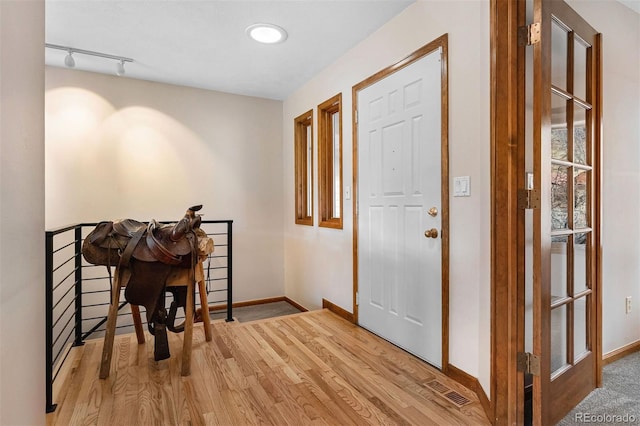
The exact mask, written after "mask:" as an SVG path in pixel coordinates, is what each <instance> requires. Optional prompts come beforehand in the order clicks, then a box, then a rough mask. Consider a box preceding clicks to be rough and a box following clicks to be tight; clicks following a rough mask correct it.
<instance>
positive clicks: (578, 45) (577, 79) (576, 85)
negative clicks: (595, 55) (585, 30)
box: [573, 37, 587, 101]
mask: <svg viewBox="0 0 640 426" xmlns="http://www.w3.org/2000/svg"><path fill="white" fill-rule="evenodd" d="M573 94H574V96H575V97H576V98H578V99H582V100H583V101H586V100H587V45H586V43H585V42H584V41H582V40H580V38H578V37H575V38H574V41H573Z"/></svg>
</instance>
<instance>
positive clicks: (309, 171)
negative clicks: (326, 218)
mask: <svg viewBox="0 0 640 426" xmlns="http://www.w3.org/2000/svg"><path fill="white" fill-rule="evenodd" d="M311 138H312V136H311V126H307V140H306V145H307V165H306V166H307V167H306V170H307V182H306V183H307V188H306V190H307V214H306V216H307V217H309V216H312V209H313V204H312V202H313V185H312V184H311V183H312V182H313V143H312V142H313V140H312V139H311Z"/></svg>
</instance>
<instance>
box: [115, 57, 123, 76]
mask: <svg viewBox="0 0 640 426" xmlns="http://www.w3.org/2000/svg"><path fill="white" fill-rule="evenodd" d="M116 74H117V75H118V76H122V75H124V60H122V59H121V60H120V62H118V63H117V64H116Z"/></svg>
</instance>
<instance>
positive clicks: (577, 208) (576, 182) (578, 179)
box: [573, 169, 591, 229]
mask: <svg viewBox="0 0 640 426" xmlns="http://www.w3.org/2000/svg"><path fill="white" fill-rule="evenodd" d="M590 176H591V172H589V171H588V170H582V169H574V170H573V197H574V202H573V228H574V229H577V228H586V227H587V226H589V218H588V216H587V212H588V211H589V193H588V191H587V188H588V183H589V177H590Z"/></svg>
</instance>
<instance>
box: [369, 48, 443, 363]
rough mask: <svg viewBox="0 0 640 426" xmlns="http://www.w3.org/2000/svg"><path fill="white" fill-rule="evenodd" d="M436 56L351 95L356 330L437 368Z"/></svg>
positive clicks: (438, 187) (438, 185)
mask: <svg viewBox="0 0 640 426" xmlns="http://www.w3.org/2000/svg"><path fill="white" fill-rule="evenodd" d="M441 56H442V53H441V48H437V49H436V50H434V51H432V52H431V53H428V54H427V55H426V56H423V57H422V58H421V59H418V60H416V61H415V62H413V63H412V64H410V65H407V66H405V67H404V68H402V69H400V70H399V71H395V72H393V73H392V74H390V75H389V76H387V77H385V78H384V79H382V80H379V81H378V82H376V83H374V84H372V85H370V86H368V87H366V88H364V89H362V90H360V91H358V92H357V108H358V112H357V114H358V115H357V132H358V135H357V138H358V149H357V151H358V154H357V158H358V191H357V194H358V199H357V202H358V209H357V211H358V213H357V216H358V232H357V234H358V237H357V247H358V249H357V250H358V251H357V253H358V254H357V256H358V266H357V268H358V295H359V305H358V322H359V324H360V325H361V326H362V327H364V328H367V329H368V330H370V331H372V332H374V333H376V334H378V335H379V336H381V337H383V338H384V339H387V340H389V341H391V342H392V343H394V344H396V345H397V346H400V347H401V348H403V349H405V350H407V351H409V352H411V353H413V354H414V355H416V356H418V357H420V358H422V359H424V360H426V361H428V362H429V363H431V364H433V365H435V366H438V367H442V239H441V235H442V229H441V228H442V210H443V206H442V196H441V195H442V193H441V188H442V185H441V184H442V182H441V181H442V179H441V141H442V138H441V136H442V134H441V132H442V125H441V123H442V122H441V108H442V85H441V82H442V65H441ZM425 231H427V232H426V234H427V235H425ZM436 233H437V235H436Z"/></svg>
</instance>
